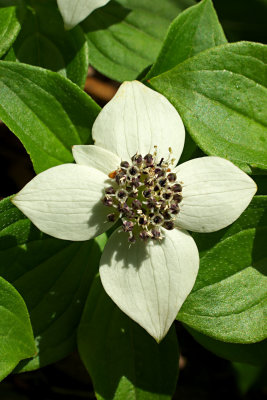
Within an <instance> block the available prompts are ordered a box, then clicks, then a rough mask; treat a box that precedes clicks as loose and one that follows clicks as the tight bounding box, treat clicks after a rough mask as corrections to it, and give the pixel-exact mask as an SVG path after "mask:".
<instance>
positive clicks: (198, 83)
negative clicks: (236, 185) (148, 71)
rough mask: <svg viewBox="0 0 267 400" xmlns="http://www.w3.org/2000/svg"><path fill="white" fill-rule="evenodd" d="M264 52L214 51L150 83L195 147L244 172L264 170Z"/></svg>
mask: <svg viewBox="0 0 267 400" xmlns="http://www.w3.org/2000/svg"><path fill="white" fill-rule="evenodd" d="M266 58H267V47H266V46H264V45H261V44H257V43H249V42H247V43H246V42H240V43H234V44H226V45H222V46H217V47H214V48H212V49H209V50H205V51H204V52H201V53H199V54H198V55H196V56H194V57H191V58H189V59H188V60H186V61H184V62H182V63H181V64H179V65H178V66H177V67H175V68H173V69H171V70H170V71H168V72H165V73H164V74H162V75H159V76H157V77H155V78H153V79H151V81H150V83H151V85H152V87H153V88H154V89H156V90H158V91H159V92H160V93H162V94H163V95H165V96H166V97H167V98H168V99H169V100H170V101H171V103H172V104H173V105H174V106H175V107H176V108H177V110H178V112H179V113H180V115H181V117H182V119H183V122H184V124H185V126H186V128H187V130H188V132H189V133H190V135H191V136H192V138H193V139H194V141H195V142H196V143H197V145H198V146H199V147H200V148H201V149H202V150H203V151H204V152H205V153H207V154H209V155H216V156H221V157H224V158H227V159H230V160H231V161H233V162H234V163H236V164H237V165H238V166H240V167H242V168H243V169H245V170H246V171H247V170H249V167H248V166H249V165H251V166H254V167H258V168H262V169H264V168H265V169H266V168H267V157H266V154H267V135H266V120H267V104H266V94H267V91H266V76H267V74H266Z"/></svg>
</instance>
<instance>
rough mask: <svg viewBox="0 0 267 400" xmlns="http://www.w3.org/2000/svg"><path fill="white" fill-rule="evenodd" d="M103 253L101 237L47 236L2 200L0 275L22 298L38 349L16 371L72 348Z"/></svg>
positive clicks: (36, 365)
mask: <svg viewBox="0 0 267 400" xmlns="http://www.w3.org/2000/svg"><path fill="white" fill-rule="evenodd" d="M100 239H102V238H100ZM102 240H103V239H102ZM100 254H101V252H100V249H99V246H98V242H97V240H96V241H94V240H91V241H87V242H69V241H63V240H57V239H54V238H52V237H50V236H46V235H44V234H43V233H41V232H40V231H39V230H38V229H37V228H35V227H34V226H33V224H32V223H31V222H30V221H29V220H28V219H27V218H26V217H25V216H24V215H23V214H22V213H21V212H20V211H19V210H18V209H17V208H16V207H14V206H13V205H12V204H11V202H10V199H9V198H7V199H5V200H3V201H1V202H0V259H1V264H0V276H3V277H4V278H5V279H6V280H8V281H9V282H12V284H13V285H14V286H15V287H16V289H17V290H18V291H19V292H20V294H21V295H22V297H23V298H24V301H25V303H26V304H27V307H28V310H29V313H30V316H31V321H32V326H33V331H34V336H35V342H36V346H37V349H38V354H37V355H36V357H34V358H33V359H31V360H27V362H24V363H21V364H20V367H19V368H18V370H22V369H23V370H31V369H35V368H39V367H41V366H44V365H47V364H49V363H52V362H55V361H57V360H59V359H60V358H62V357H65V356H66V355H67V354H69V353H70V352H71V351H73V349H74V348H75V344H76V328H77V325H78V323H79V321H80V317H81V313H82V310H83V307H84V303H85V300H86V298H87V295H88V292H89V289H90V286H91V282H92V280H93V278H94V275H95V273H96V271H97V269H98V264H99V258H100ZM29 356H30V355H28V357H29Z"/></svg>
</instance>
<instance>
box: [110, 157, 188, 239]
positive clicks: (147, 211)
mask: <svg viewBox="0 0 267 400" xmlns="http://www.w3.org/2000/svg"><path fill="white" fill-rule="evenodd" d="M170 153H171V149H170ZM169 158H170V157H169ZM172 164H173V160H169V159H168V160H166V161H165V160H164V158H161V159H160V161H159V162H158V159H157V153H156V151H155V153H154V154H153V155H152V154H147V155H146V156H144V157H142V155H140V154H135V155H134V156H133V157H132V163H129V162H128V161H122V162H121V164H120V167H119V168H118V169H117V170H116V171H113V172H111V173H110V174H109V177H110V178H111V179H112V185H111V186H109V187H107V188H106V189H105V197H104V198H103V203H104V205H105V206H107V207H113V208H114V211H113V212H112V213H110V214H108V216H107V219H108V221H109V222H114V221H115V220H116V219H117V218H118V217H120V218H121V219H122V229H123V230H124V231H125V232H127V233H128V235H129V237H128V240H129V242H130V243H135V241H136V239H137V237H140V238H141V239H142V240H145V241H146V240H148V239H154V240H160V239H162V238H163V231H162V227H163V228H165V229H168V230H172V229H174V220H175V219H176V217H177V214H178V213H179V210H180V209H179V203H180V202H181V201H182V195H181V192H182V186H181V184H180V183H178V182H177V176H176V174H175V173H174V172H171V168H170V167H171V166H172Z"/></svg>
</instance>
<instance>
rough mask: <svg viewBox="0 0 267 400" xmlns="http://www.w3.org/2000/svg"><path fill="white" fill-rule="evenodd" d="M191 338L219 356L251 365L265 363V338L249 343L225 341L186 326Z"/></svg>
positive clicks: (266, 341)
mask: <svg viewBox="0 0 267 400" xmlns="http://www.w3.org/2000/svg"><path fill="white" fill-rule="evenodd" d="M186 329H187V330H188V332H189V333H191V335H192V336H193V338H194V339H195V340H196V341H197V342H199V343H200V344H201V345H202V346H203V347H205V348H206V349H207V350H209V351H211V352H212V353H214V354H216V355H217V356H219V357H222V358H226V359H227V360H230V361H237V362H242V363H247V364H252V365H259V366H261V365H264V364H266V352H267V340H263V341H262V342H258V343H251V344H239V343H225V342H221V341H219V340H215V339H212V338H210V337H209V336H206V335H203V334H202V333H199V332H197V331H195V330H194V329H192V328H188V327H186Z"/></svg>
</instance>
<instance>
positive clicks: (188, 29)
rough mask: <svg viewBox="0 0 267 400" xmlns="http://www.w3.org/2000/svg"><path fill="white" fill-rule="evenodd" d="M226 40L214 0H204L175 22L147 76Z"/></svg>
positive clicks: (154, 74) (157, 73) (149, 76)
mask: <svg viewBox="0 0 267 400" xmlns="http://www.w3.org/2000/svg"><path fill="white" fill-rule="evenodd" d="M226 42H227V40H226V38H225V35H224V33H223V29H222V27H221V25H220V23H219V21H218V17H217V14H216V11H215V10H214V7H213V4H212V1H211V0H202V1H201V2H200V3H198V4H196V5H195V6H193V7H190V8H188V9H187V10H185V11H183V12H182V13H181V14H180V15H178V17H177V18H176V19H175V20H174V21H173V22H172V24H171V25H170V28H169V31H168V33H167V36H166V39H165V40H164V43H163V46H162V49H161V51H160V54H159V56H158V58H157V60H156V62H155V64H154V65H153V67H152V68H151V71H150V72H149V73H148V76H147V79H148V78H152V77H153V76H156V75H160V74H162V73H163V72H165V71H168V70H169V69H171V68H173V67H175V66H176V65H177V64H179V63H181V62H183V61H184V60H186V59H187V58H190V57H193V56H194V55H196V54H198V53H200V52H201V51H203V50H206V49H209V48H211V47H215V46H218V45H220V44H224V43H226Z"/></svg>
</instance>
